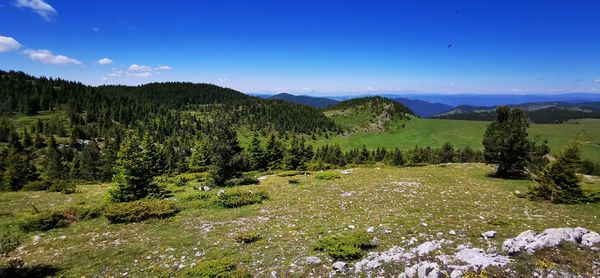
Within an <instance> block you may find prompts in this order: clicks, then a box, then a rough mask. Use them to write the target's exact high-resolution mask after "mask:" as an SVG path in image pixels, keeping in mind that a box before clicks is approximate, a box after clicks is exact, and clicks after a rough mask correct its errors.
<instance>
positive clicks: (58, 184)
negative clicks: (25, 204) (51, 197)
mask: <svg viewBox="0 0 600 278" xmlns="http://www.w3.org/2000/svg"><path fill="white" fill-rule="evenodd" d="M76 191H77V187H76V186H75V184H74V183H72V182H68V181H65V180H56V181H53V182H52V185H51V186H50V187H49V188H48V192H60V193H64V194H72V193H75V192H76Z"/></svg>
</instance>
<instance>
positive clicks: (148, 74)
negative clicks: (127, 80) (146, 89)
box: [127, 71, 152, 77]
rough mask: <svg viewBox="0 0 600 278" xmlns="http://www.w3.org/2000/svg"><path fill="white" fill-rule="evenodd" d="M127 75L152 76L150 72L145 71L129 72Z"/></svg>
mask: <svg viewBox="0 0 600 278" xmlns="http://www.w3.org/2000/svg"><path fill="white" fill-rule="evenodd" d="M127 75H128V76H133V77H150V76H152V73H151V72H147V71H146V72H136V73H129V74H127Z"/></svg>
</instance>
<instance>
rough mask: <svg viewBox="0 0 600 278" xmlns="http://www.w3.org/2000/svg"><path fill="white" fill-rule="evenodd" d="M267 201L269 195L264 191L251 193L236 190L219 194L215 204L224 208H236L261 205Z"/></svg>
mask: <svg viewBox="0 0 600 278" xmlns="http://www.w3.org/2000/svg"><path fill="white" fill-rule="evenodd" d="M267 199H269V195H268V194H267V193H266V192H264V191H259V192H252V191H242V190H236V191H230V192H223V193H221V194H219V195H218V197H217V200H216V204H217V205H220V206H223V207H226V208H237V207H241V206H246V205H252V204H256V203H262V202H263V201H264V200H267Z"/></svg>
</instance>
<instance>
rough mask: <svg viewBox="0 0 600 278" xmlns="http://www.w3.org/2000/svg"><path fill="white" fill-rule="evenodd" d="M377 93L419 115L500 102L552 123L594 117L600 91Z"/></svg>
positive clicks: (301, 99)
mask: <svg viewBox="0 0 600 278" xmlns="http://www.w3.org/2000/svg"><path fill="white" fill-rule="evenodd" d="M253 95H254V96H258V97H262V98H269V99H280V100H285V101H290V102H294V103H299V104H304V105H307V106H311V107H316V108H321V109H323V108H327V107H330V106H332V105H334V104H337V103H339V102H340V101H344V100H349V99H355V98H361V97H365V96H368V95H362V96H350V95H347V96H330V97H316V96H307V95H299V96H297V95H292V94H287V93H282V94H276V95H270V94H266V93H265V94H253ZM378 96H382V97H386V98H389V99H393V100H395V101H397V102H399V103H402V104H403V105H405V106H406V107H408V108H409V109H410V110H412V111H413V112H414V113H415V114H416V115H418V116H419V117H422V118H429V117H435V118H446V119H468V120H491V119H493V118H494V116H495V114H494V110H495V108H496V107H497V106H500V105H510V106H514V107H519V108H522V109H524V110H526V111H527V113H528V115H529V117H530V118H531V119H532V121H533V122H537V123H554V122H563V121H565V120H569V119H578V118H598V117H600V116H598V113H600V94H588V93H572V94H557V95H544V94H530V95H509V94H417V93H407V94H394V93H381V94H378Z"/></svg>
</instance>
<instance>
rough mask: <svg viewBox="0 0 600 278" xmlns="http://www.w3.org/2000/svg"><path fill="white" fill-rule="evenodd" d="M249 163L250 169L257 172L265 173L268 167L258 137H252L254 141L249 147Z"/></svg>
mask: <svg viewBox="0 0 600 278" xmlns="http://www.w3.org/2000/svg"><path fill="white" fill-rule="evenodd" d="M248 163H249V164H250V169H252V170H257V171H264V170H266V169H267V166H268V161H267V159H266V154H265V150H264V149H263V147H262V146H261V144H260V141H259V140H258V138H257V137H256V136H253V137H252V141H251V142H250V146H249V147H248Z"/></svg>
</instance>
